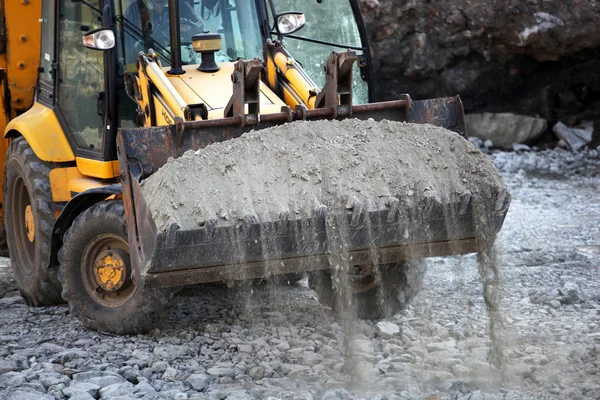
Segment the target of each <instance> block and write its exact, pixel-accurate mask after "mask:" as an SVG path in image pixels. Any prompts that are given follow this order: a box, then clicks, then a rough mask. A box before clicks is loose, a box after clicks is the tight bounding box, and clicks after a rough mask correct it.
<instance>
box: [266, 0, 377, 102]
mask: <svg viewBox="0 0 600 400" xmlns="http://www.w3.org/2000/svg"><path fill="white" fill-rule="evenodd" d="M269 1H270V2H272V6H273V8H274V9H275V12H276V13H278V14H279V13H283V12H286V11H299V12H302V13H304V15H305V17H306V24H305V25H304V27H303V28H302V29H300V30H299V31H297V32H295V33H293V34H290V35H287V36H285V37H284V39H283V43H284V45H285V47H286V49H287V50H288V51H289V52H290V54H292V56H293V57H294V58H295V59H296V60H297V61H299V62H300V63H301V64H302V67H303V68H304V70H305V71H306V72H307V73H308V74H309V75H310V77H311V78H312V80H313V81H314V82H315V84H316V85H317V86H318V87H323V85H324V84H325V74H324V73H323V66H324V64H325V62H326V61H327V58H328V57H329V54H330V53H331V52H332V51H334V50H335V51H344V50H347V49H349V48H351V49H353V50H355V51H356V52H357V54H362V49H363V47H364V46H363V44H362V41H361V37H360V31H359V29H358V25H357V23H356V19H355V17H354V13H353V11H352V5H351V4H350V2H349V1H348V0H321V1H315V0H269ZM271 18H272V19H273V17H271ZM324 21H325V23H324ZM310 40H314V41H318V42H321V43H316V42H311V41H310ZM353 78H354V93H353V101H354V103H357V104H360V103H367V102H368V98H369V92H368V84H367V82H365V81H364V80H363V79H362V78H361V74H360V70H359V67H358V65H355V70H354V75H353Z"/></svg>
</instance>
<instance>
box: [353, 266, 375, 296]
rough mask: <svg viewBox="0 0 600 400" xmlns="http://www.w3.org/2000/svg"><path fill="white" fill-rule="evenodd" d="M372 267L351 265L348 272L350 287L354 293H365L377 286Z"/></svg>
mask: <svg viewBox="0 0 600 400" xmlns="http://www.w3.org/2000/svg"><path fill="white" fill-rule="evenodd" d="M374 273H375V269H374V266H373V265H353V266H351V267H350V271H348V277H349V278H350V285H351V286H352V288H353V289H354V291H355V292H356V293H361V292H366V291H368V290H371V289H373V288H374V287H376V286H377V282H376V280H375V276H374Z"/></svg>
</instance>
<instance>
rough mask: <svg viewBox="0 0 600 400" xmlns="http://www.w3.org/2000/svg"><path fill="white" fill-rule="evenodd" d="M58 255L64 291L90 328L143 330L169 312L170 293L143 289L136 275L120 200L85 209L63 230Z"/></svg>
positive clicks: (114, 330) (117, 330) (81, 319)
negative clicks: (134, 275) (131, 262)
mask: <svg viewBox="0 0 600 400" xmlns="http://www.w3.org/2000/svg"><path fill="white" fill-rule="evenodd" d="M58 257H59V261H60V269H59V278H60V280H61V282H62V285H63V292H62V296H63V298H64V299H65V300H66V301H67V302H68V303H69V307H70V309H71V314H72V315H74V316H75V317H77V318H79V320H80V321H81V323H82V324H83V325H84V326H85V327H86V328H91V329H95V330H99V331H107V332H112V333H117V334H128V333H144V332H147V331H149V330H150V329H152V328H153V327H154V326H155V324H156V323H157V322H158V321H159V320H160V319H161V318H162V317H163V316H164V314H165V313H166V311H167V306H168V302H169V300H170V295H169V292H167V291H161V290H149V289H147V288H142V287H140V286H138V285H137V284H136V283H135V282H134V281H133V279H132V270H131V266H130V265H131V264H130V260H129V245H128V241H127V225H126V219H125V209H124V207H123V202H122V201H121V200H108V201H103V202H100V203H97V204H95V205H93V206H92V207H90V208H88V209H87V210H86V211H84V212H83V213H81V214H80V215H79V216H78V217H77V218H76V219H75V220H74V221H73V225H71V227H70V228H69V229H68V230H67V232H66V233H65V235H64V238H63V247H62V248H61V250H60V251H59V254H58Z"/></svg>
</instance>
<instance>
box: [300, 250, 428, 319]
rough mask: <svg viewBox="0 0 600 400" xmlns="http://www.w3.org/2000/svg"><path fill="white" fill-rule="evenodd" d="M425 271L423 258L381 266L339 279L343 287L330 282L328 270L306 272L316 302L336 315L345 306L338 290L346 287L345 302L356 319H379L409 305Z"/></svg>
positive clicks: (419, 286) (330, 277) (387, 316)
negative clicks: (371, 270) (357, 275)
mask: <svg viewBox="0 0 600 400" xmlns="http://www.w3.org/2000/svg"><path fill="white" fill-rule="evenodd" d="M426 270H427V265H426V263H425V261H423V260H410V261H407V262H403V263H398V264H388V265H381V266H379V272H378V273H375V272H373V273H371V274H368V275H366V276H365V277H363V278H360V279H357V278H355V277H348V279H340V280H341V281H343V282H344V283H345V284H347V285H348V287H344V288H340V287H337V286H339V285H337V286H336V285H335V284H334V279H333V277H332V271H329V270H322V271H315V272H312V273H311V274H310V275H309V277H308V285H309V287H310V288H311V289H313V290H314V291H315V292H316V293H317V298H318V299H319V302H320V303H321V304H323V305H325V306H327V307H331V308H332V309H333V311H334V312H335V313H336V314H341V313H343V312H344V311H345V307H347V304H344V301H343V299H344V298H346V299H347V298H348V296H344V294H345V293H341V291H343V290H347V291H348V293H347V294H348V295H349V297H350V301H349V303H350V304H351V305H352V309H353V311H354V313H355V315H356V316H357V317H358V318H359V319H382V318H389V317H391V316H393V315H395V314H397V313H398V312H399V311H400V310H402V309H404V308H406V307H407V306H408V304H410V302H411V301H412V300H413V299H414V298H415V296H416V295H417V294H418V293H419V291H420V290H421V288H422V287H423V278H424V276H425V272H426ZM340 273H341V272H340Z"/></svg>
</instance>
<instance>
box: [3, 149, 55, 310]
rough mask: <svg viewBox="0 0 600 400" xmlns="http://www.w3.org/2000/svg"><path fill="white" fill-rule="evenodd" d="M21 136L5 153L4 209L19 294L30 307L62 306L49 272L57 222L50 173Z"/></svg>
mask: <svg viewBox="0 0 600 400" xmlns="http://www.w3.org/2000/svg"><path fill="white" fill-rule="evenodd" d="M51 170H52V165H51V164H50V163H47V162H44V161H41V160H40V159H39V158H38V157H37V156H36V155H35V153H34V152H33V150H32V149H31V146H29V143H27V141H26V140H25V138H23V137H19V138H16V139H14V140H13V141H12V142H11V143H10V146H9V148H8V151H7V154H6V165H5V168H4V202H5V204H4V206H5V223H6V239H7V245H8V249H9V251H10V255H11V260H10V261H11V265H12V269H13V273H14V276H15V281H16V283H17V287H18V288H19V292H20V293H21V296H23V299H25V302H26V303H27V304H29V305H31V306H48V305H54V304H59V303H62V302H63V301H62V298H61V296H60V292H61V287H60V283H59V282H58V279H57V277H56V270H49V269H48V256H49V253H50V238H51V236H52V229H53V228H54V223H55V222H56V216H55V214H54V211H53V210H52V190H51V187H50V179H49V175H50V171H51Z"/></svg>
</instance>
